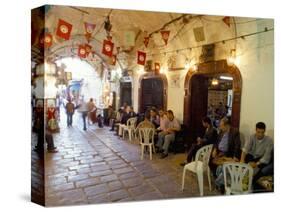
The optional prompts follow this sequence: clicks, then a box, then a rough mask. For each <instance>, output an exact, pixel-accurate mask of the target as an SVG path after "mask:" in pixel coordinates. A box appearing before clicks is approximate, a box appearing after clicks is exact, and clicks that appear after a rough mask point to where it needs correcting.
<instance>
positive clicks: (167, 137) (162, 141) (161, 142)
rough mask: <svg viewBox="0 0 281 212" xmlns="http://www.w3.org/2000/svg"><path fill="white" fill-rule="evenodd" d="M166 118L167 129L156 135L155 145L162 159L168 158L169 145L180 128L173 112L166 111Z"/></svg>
mask: <svg viewBox="0 0 281 212" xmlns="http://www.w3.org/2000/svg"><path fill="white" fill-rule="evenodd" d="M167 117H168V120H167V123H166V126H167V128H166V129H165V130H163V131H161V132H160V133H159V134H158V142H157V145H156V146H157V147H158V148H159V151H160V152H162V155H161V158H162V159H163V158H165V157H167V156H168V150H169V146H170V143H171V142H173V141H174V140H175V133H176V132H177V131H179V130H180V128H181V127H180V124H179V121H178V120H177V119H176V118H175V117H174V113H173V111H171V110H168V111H167Z"/></svg>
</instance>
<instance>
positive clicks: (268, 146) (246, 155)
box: [240, 122, 273, 184]
mask: <svg viewBox="0 0 281 212" xmlns="http://www.w3.org/2000/svg"><path fill="white" fill-rule="evenodd" d="M265 130H266V126H265V124H264V123H263V122H258V123H257V124H256V133H255V134H253V135H251V136H250V140H249V141H248V142H246V143H245V145H244V148H243V149H242V154H241V159H240V162H241V163H244V162H245V163H249V164H250V165H251V166H252V167H253V168H259V171H261V170H262V169H263V168H264V167H266V166H267V165H268V164H269V163H270V162H271V160H272V152H273V141H272V139H271V138H270V137H269V136H267V135H265ZM257 175H258V176H259V175H260V173H257ZM258 178H259V177H258ZM256 179H257V178H256V177H254V179H253V184H255V183H256V182H255V181H256Z"/></svg>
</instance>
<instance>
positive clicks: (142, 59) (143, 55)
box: [138, 51, 146, 66]
mask: <svg viewBox="0 0 281 212" xmlns="http://www.w3.org/2000/svg"><path fill="white" fill-rule="evenodd" d="M145 60H146V53H145V52H141V51H138V64H139V65H143V66H144V65H145Z"/></svg>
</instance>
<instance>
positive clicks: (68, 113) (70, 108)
mask: <svg viewBox="0 0 281 212" xmlns="http://www.w3.org/2000/svg"><path fill="white" fill-rule="evenodd" d="M65 109H66V116H67V126H68V127H69V126H72V117H73V114H74V111H75V106H74V104H73V103H72V101H71V99H70V98H69V99H68V102H67V103H66V105H65Z"/></svg>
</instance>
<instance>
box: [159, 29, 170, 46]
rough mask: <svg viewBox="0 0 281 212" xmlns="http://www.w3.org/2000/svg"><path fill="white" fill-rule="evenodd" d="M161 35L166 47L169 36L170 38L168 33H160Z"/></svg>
mask: <svg viewBox="0 0 281 212" xmlns="http://www.w3.org/2000/svg"><path fill="white" fill-rule="evenodd" d="M161 34H162V38H163V40H164V42H165V45H167V43H168V40H169V36H170V31H161Z"/></svg>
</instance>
